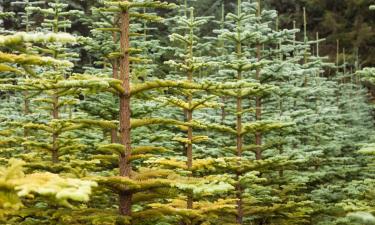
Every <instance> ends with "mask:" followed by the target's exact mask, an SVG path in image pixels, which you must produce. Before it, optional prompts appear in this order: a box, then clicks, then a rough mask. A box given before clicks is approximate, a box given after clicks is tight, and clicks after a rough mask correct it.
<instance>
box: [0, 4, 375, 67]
mask: <svg viewBox="0 0 375 225" xmlns="http://www.w3.org/2000/svg"><path fill="white" fill-rule="evenodd" d="M184 1H187V2H188V4H189V5H193V6H194V7H195V8H196V10H197V11H198V12H197V14H198V15H204V16H215V17H216V18H217V19H220V15H221V5H222V4H225V9H226V11H227V12H228V11H235V4H236V2H237V1H236V0H194V1H193V0H170V1H169V2H174V3H178V4H183V3H184ZM248 1H255V0H248ZM11 2H12V1H10V0H0V3H1V5H2V6H3V11H14V12H17V10H19V11H22V10H23V9H22V7H19V8H17V7H16V6H12V5H11ZM46 2H48V1H46ZM64 2H67V3H69V4H70V6H71V8H76V9H80V10H83V11H84V12H85V13H86V16H85V18H80V20H77V21H75V23H74V24H73V27H72V30H71V31H70V32H78V33H80V34H81V35H84V36H86V35H88V32H89V30H90V29H89V28H88V27H87V26H86V25H85V24H88V23H85V21H88V20H89V19H90V15H91V8H92V6H94V5H96V4H98V2H100V1H98V0H64ZM374 3H375V1H374V0H262V4H263V5H264V6H266V7H267V8H270V9H276V10H277V11H278V12H279V15H280V16H279V17H280V27H281V28H291V27H293V21H296V25H297V28H300V29H301V30H302V29H303V7H305V8H306V11H307V15H308V18H307V24H308V33H309V35H308V36H309V38H310V39H315V37H316V33H317V32H319V35H320V37H324V38H326V41H325V42H324V43H323V44H322V48H321V49H322V52H321V53H322V55H328V56H329V57H330V58H331V60H332V61H334V60H335V59H336V55H337V50H336V49H337V44H336V40H339V41H340V52H341V53H340V58H341V59H342V58H343V55H342V52H343V49H344V48H345V51H346V59H347V60H348V62H347V63H349V64H351V65H352V66H353V67H354V63H355V61H356V59H357V58H359V63H360V67H366V66H375V58H374V57H373V55H374V54H375V30H374V29H375V24H374V23H375V13H374V11H370V10H369V5H371V4H374ZM17 24H20V21H19V18H17V17H16V18H13V19H8V20H5V21H4V25H5V28H12V27H13V28H15V27H17ZM212 28H213V27H212V24H208V25H206V29H205V32H207V33H210V32H211V31H212ZM159 31H160V32H159V34H160V35H161V37H163V36H165V37H166V36H167V33H165V34H164V33H163V31H164V29H163V28H162V27H161V28H160V30H159ZM165 31H166V32H167V29H165ZM300 35H303V34H302V32H301V33H300ZM300 40H301V39H300Z"/></svg>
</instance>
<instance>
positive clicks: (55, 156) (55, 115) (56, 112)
mask: <svg viewBox="0 0 375 225" xmlns="http://www.w3.org/2000/svg"><path fill="white" fill-rule="evenodd" d="M52 98H53V110H52V118H53V119H54V120H58V119H59V106H58V104H59V97H58V96H57V94H54V95H53V96H52ZM58 139H59V134H57V133H53V134H52V163H59V146H58Z"/></svg>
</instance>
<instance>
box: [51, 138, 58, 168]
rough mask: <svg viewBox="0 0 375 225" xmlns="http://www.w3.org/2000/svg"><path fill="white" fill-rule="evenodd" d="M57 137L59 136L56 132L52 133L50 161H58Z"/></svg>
mask: <svg viewBox="0 0 375 225" xmlns="http://www.w3.org/2000/svg"><path fill="white" fill-rule="evenodd" d="M58 137H59V136H58V134H53V135H52V145H53V150H52V163H59V152H58V145H57V140H58Z"/></svg>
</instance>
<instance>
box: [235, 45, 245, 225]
mask: <svg viewBox="0 0 375 225" xmlns="http://www.w3.org/2000/svg"><path fill="white" fill-rule="evenodd" d="M241 54H242V45H241V43H237V57H238V58H240V57H241ZM237 80H238V81H241V80H242V71H241V70H239V71H237ZM238 94H239V95H238V97H237V109H236V112H237V122H236V129H237V156H238V157H242V146H243V135H242V96H241V89H240V90H239V91H238ZM237 181H238V183H237V185H236V197H237V199H238V200H237V218H236V219H237V223H238V224H243V198H242V192H243V190H242V188H241V184H240V182H239V175H238V176H237Z"/></svg>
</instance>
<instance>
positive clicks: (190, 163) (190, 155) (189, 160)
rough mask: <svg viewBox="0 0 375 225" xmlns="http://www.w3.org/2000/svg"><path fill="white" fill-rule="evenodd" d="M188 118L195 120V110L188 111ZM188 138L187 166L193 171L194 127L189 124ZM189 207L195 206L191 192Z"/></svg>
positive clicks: (189, 120)
mask: <svg viewBox="0 0 375 225" xmlns="http://www.w3.org/2000/svg"><path fill="white" fill-rule="evenodd" d="M191 99H192V98H191V96H189V103H190V104H191ZM187 120H188V122H191V121H192V120H193V111H191V110H188V111H187ZM187 138H188V140H189V143H188V144H187V148H186V157H187V162H186V164H187V168H188V170H189V171H191V169H192V167H193V143H192V142H193V128H192V127H190V126H189V128H188V131H187ZM186 206H187V208H188V209H192V208H193V196H192V195H191V194H189V195H188V199H187V204H186Z"/></svg>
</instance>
